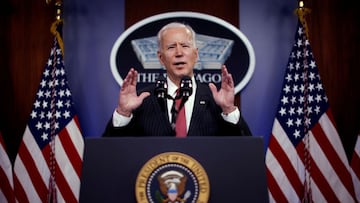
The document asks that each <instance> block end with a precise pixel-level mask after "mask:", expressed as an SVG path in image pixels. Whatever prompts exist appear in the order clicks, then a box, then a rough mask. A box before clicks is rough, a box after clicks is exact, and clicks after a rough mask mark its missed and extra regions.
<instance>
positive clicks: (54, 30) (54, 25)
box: [50, 19, 65, 58]
mask: <svg viewBox="0 0 360 203" xmlns="http://www.w3.org/2000/svg"><path fill="white" fill-rule="evenodd" d="M62 23H63V20H61V19H57V20H55V21H54V22H53V23H52V24H51V27H50V32H51V33H52V34H53V35H54V36H55V37H56V39H57V41H58V43H59V46H60V49H61V52H62V56H63V58H64V54H65V53H64V42H63V40H62V37H61V34H60V32H59V31H58V30H57V28H58V25H59V24H62Z"/></svg>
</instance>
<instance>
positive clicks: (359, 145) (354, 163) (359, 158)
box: [351, 133, 360, 202]
mask: <svg viewBox="0 0 360 203" xmlns="http://www.w3.org/2000/svg"><path fill="white" fill-rule="evenodd" d="M351 174H352V178H353V182H354V188H355V194H356V199H357V201H358V202H360V133H359V134H358V137H357V141H356V144H355V148H354V152H353V155H352V158H351Z"/></svg>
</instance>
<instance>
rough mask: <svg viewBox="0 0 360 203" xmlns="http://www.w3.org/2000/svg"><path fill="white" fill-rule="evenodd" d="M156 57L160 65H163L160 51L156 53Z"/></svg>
mask: <svg viewBox="0 0 360 203" xmlns="http://www.w3.org/2000/svg"><path fill="white" fill-rule="evenodd" d="M157 57H158V59H159V61H160V64H161V65H164V63H163V61H162V54H161V52H160V51H157Z"/></svg>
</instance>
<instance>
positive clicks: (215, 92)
mask: <svg viewBox="0 0 360 203" xmlns="http://www.w3.org/2000/svg"><path fill="white" fill-rule="evenodd" d="M209 88H210V91H211V92H212V95H213V96H215V95H217V93H218V92H217V88H216V86H215V85H214V83H209Z"/></svg>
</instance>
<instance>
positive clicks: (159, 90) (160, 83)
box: [154, 75, 167, 99]
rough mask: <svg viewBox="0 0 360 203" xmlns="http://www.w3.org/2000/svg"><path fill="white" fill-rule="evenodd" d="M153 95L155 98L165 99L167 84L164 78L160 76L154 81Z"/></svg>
mask: <svg viewBox="0 0 360 203" xmlns="http://www.w3.org/2000/svg"><path fill="white" fill-rule="evenodd" d="M154 93H155V96H156V98H158V99H165V98H166V96H167V83H166V79H165V78H164V76H162V75H160V76H159V78H158V79H157V80H156V83H155V89H154Z"/></svg>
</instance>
